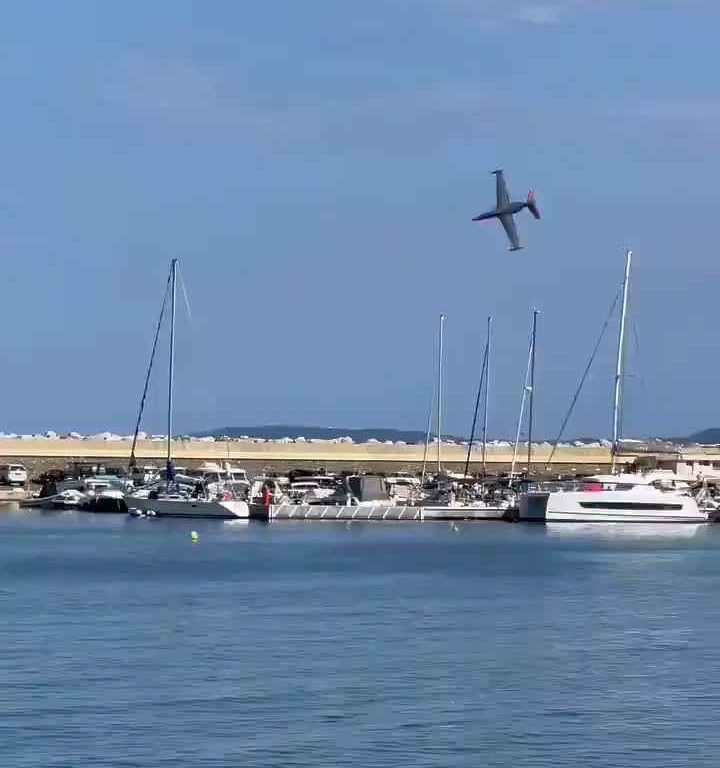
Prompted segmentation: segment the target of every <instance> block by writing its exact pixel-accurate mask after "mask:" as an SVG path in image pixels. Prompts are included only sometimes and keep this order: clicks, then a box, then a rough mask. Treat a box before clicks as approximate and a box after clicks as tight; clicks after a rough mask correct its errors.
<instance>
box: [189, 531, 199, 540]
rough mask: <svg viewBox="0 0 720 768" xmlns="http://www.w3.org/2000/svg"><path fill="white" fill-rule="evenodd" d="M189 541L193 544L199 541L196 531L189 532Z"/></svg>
mask: <svg viewBox="0 0 720 768" xmlns="http://www.w3.org/2000/svg"><path fill="white" fill-rule="evenodd" d="M190 539H191V541H193V542H198V541H200V537H199V536H198V534H197V531H190Z"/></svg>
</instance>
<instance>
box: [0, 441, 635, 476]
mask: <svg viewBox="0 0 720 768" xmlns="http://www.w3.org/2000/svg"><path fill="white" fill-rule="evenodd" d="M130 447H131V444H130V442H129V441H127V440H116V441H112V440H107V441H106V440H92V439H86V440H76V439H62V438H57V439H41V438H32V439H21V438H17V439H4V440H2V441H0V458H1V459H2V460H3V461H18V462H22V463H23V464H25V465H26V466H27V468H28V470H30V471H31V472H32V473H34V474H38V473H39V472H42V471H44V470H46V469H50V468H61V467H63V466H65V464H66V463H68V462H71V461H103V462H107V463H108V464H109V465H112V466H124V465H126V464H127V461H128V458H129V455H130ZM171 450H172V455H173V459H174V461H175V463H176V465H178V466H183V465H185V466H195V465H196V464H199V463H203V462H223V461H230V462H232V463H233V464H239V465H241V466H244V467H245V468H246V469H247V470H248V472H254V471H273V472H282V471H287V470H288V469H292V468H301V467H307V468H313V469H317V468H320V467H322V468H326V469H327V470H328V471H342V470H347V471H356V472H378V471H382V472H400V471H418V470H420V469H421V467H422V465H423V457H424V455H425V447H424V446H423V445H401V444H392V445H388V444H383V443H331V442H304V443H300V442H298V443H274V442H273V443H271V442H265V443H259V442H253V441H251V440H231V441H215V442H203V441H187V440H174V441H173V442H172V449H171ZM551 450H552V449H551V446H550V445H549V444H547V443H543V444H538V445H534V446H533V450H532V465H531V469H532V470H533V471H535V472H542V473H549V474H556V473H557V474H560V473H563V474H564V473H575V472H577V473H582V472H585V473H588V472H590V473H592V472H600V471H606V470H607V469H608V468H609V466H610V449H609V447H608V446H606V445H600V444H593V445H583V446H559V447H558V448H557V450H556V451H555V454H554V456H553V459H552V464H549V463H548V462H549V459H550V454H551ZM166 452H167V447H166V443H165V442H161V441H158V440H142V441H139V442H138V444H137V448H136V451H135V453H136V457H137V461H138V462H139V463H141V464H142V463H149V464H156V465H157V464H160V463H162V462H163V461H164V459H165V456H166ZM638 455H639V454H637V453H628V452H627V451H626V452H624V453H623V455H622V456H621V460H622V461H623V462H625V463H631V462H632V461H634V460H636V459H637V457H638ZM466 458H467V446H464V445H459V444H443V446H442V451H441V462H442V466H443V468H444V469H446V470H452V471H459V470H462V469H463V468H464V466H465V461H466ZM512 460H513V448H512V446H508V445H491V446H488V450H487V455H486V463H487V467H488V471H490V472H503V471H508V470H509V469H510V466H511V463H512ZM427 466H428V469H429V470H430V471H431V470H432V468H433V467H436V466H437V446H436V445H432V444H431V445H430V448H429V450H428V452H427ZM481 466H482V453H481V450H480V446H476V447H474V448H473V451H472V453H471V457H470V469H471V471H479V470H480V469H481ZM515 466H516V469H517V471H526V470H527V466H528V464H527V444H520V445H519V447H518V452H517V460H516V464H515Z"/></svg>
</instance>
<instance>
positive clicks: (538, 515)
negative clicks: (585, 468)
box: [518, 474, 710, 523]
mask: <svg viewBox="0 0 720 768" xmlns="http://www.w3.org/2000/svg"><path fill="white" fill-rule="evenodd" d="M709 518H710V513H709V512H708V511H707V510H705V509H700V508H699V507H698V505H697V502H696V501H695V499H694V498H693V496H692V495H691V494H690V492H689V491H687V490H684V489H675V488H668V489H665V488H664V487H663V485H662V484H661V483H658V482H657V481H656V480H653V479H652V478H651V477H648V476H644V475H641V474H637V475H636V474H618V475H592V476H589V477H586V478H584V479H583V480H580V481H577V482H573V483H540V484H538V485H537V486H531V487H530V488H529V489H528V490H527V491H526V492H525V493H522V494H521V495H520V503H519V507H518V519H519V520H524V521H529V522H545V523H550V522H568V523H579V522H607V523H616V522H629V523H705V522H707V521H708V519H709Z"/></svg>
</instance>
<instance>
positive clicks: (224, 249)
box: [0, 0, 720, 435]
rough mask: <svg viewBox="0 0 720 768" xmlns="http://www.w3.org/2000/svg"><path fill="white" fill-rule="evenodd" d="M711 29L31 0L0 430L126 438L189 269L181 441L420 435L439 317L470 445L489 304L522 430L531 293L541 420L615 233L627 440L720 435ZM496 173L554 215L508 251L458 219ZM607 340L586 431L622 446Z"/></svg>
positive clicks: (587, 5)
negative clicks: (626, 340)
mask: <svg viewBox="0 0 720 768" xmlns="http://www.w3.org/2000/svg"><path fill="white" fill-rule="evenodd" d="M719 23H720V7H719V6H718V5H717V3H716V2H703V1H702V0H697V1H695V2H694V1H693V0H682V2H681V1H680V0H677V1H673V0H666V1H663V0H656V1H654V2H653V1H652V0H626V1H625V2H619V0H617V1H613V0H606V1H605V2H601V1H599V0H597V1H596V0H574V1H573V0H564V1H561V0H547V1H546V2H534V1H533V0H525V1H524V2H509V1H507V0H506V1H505V2H496V1H495V0H368V2H365V3H344V2H335V3H331V2H320V1H319V0H308V2H304V3H299V2H297V1H296V0H275V1H274V2H265V3H251V2H244V3H237V2H221V1H220V0H215V1H214V2H207V3H200V2H184V1H183V0H173V1H172V2H162V1H161V0H157V1H156V2H153V3H141V2H125V3H122V4H120V3H117V4H103V3H97V2H80V1H78V2H74V3H63V4H60V3H56V4H48V3H37V2H35V3H33V2H27V3H22V4H14V5H13V6H12V7H9V8H8V9H7V10H6V13H5V16H4V22H3V25H2V29H1V30H0V44H1V47H0V55H1V56H2V67H0V85H1V86H2V98H3V110H2V120H1V121H0V132H1V134H0V135H1V136H2V140H1V141H0V161H1V164H0V167H1V168H2V174H0V248H1V249H2V264H3V291H2V301H1V302H0V318H1V319H2V327H3V329H4V334H3V342H2V352H3V361H4V366H3V368H4V370H3V377H2V392H3V398H2V402H3V403H4V407H3V408H2V409H0V429H4V430H5V431H10V430H13V431H33V430H38V429H47V428H52V429H56V430H58V431H60V430H69V429H78V430H81V431H97V430H101V429H105V428H109V429H114V430H117V431H123V432H127V431H130V430H131V429H132V424H133V421H134V414H135V410H136V406H137V400H138V397H139V394H140V387H141V384H142V378H143V375H144V369H145V365H146V360H147V356H148V354H149V347H150V342H151V339H152V333H153V325H154V323H155V318H156V315H157V312H158V310H159V303H160V298H161V293H162V288H163V285H164V282H165V278H166V273H167V268H168V263H169V260H170V258H172V257H178V258H179V259H180V260H181V269H182V272H183V274H184V279H185V282H186V284H187V288H188V294H189V297H190V305H191V310H192V315H191V317H187V315H186V313H184V312H183V313H182V314H181V317H180V318H179V321H178V322H179V328H178V352H177V355H178V360H177V373H178V380H177V412H176V425H177V428H178V430H179V431H191V430H197V429H203V428H205V427H214V426H221V425H228V424H257V423H272V422H275V423H304V424H318V425H327V426H348V427H367V426H374V425H386V426H397V427H407V428H416V427H419V428H422V426H423V424H424V423H425V418H426V409H427V402H428V399H429V394H430V388H431V386H432V376H433V366H434V350H433V345H434V343H435V338H434V337H435V330H436V324H437V316H438V314H439V312H441V311H443V312H445V313H446V315H447V317H448V320H447V327H446V332H447V335H446V349H447V366H446V394H447V398H446V423H447V427H448V430H449V431H453V432H467V430H468V425H469V421H470V417H471V408H472V401H473V390H474V387H475V385H476V378H477V374H478V369H479V364H480V356H481V352H482V345H483V343H484V328H485V318H486V316H487V315H488V314H492V315H493V316H494V317H495V324H496V348H495V359H494V376H493V381H492V418H491V429H492V432H493V434H495V435H508V434H510V433H512V432H513V428H514V427H513V425H514V420H515V418H516V413H517V408H518V404H519V397H520V392H521V386H522V381H521V379H522V376H523V373H524V368H525V356H526V349H527V339H528V331H529V323H530V310H531V308H532V307H533V306H536V307H537V308H538V309H539V310H540V311H541V316H540V331H539V333H540V337H539V341H538V370H537V377H538V383H537V390H536V395H537V399H536V407H537V431H538V433H540V434H543V435H552V434H554V432H555V431H556V430H557V428H558V426H559V423H560V420H561V418H562V415H563V413H564V411H565V409H566V408H567V405H568V403H569V401H570V398H571V396H572V393H573V391H574V388H575V385H576V383H577V380H578V378H579V376H580V374H581V372H582V369H583V367H584V365H585V361H586V359H587V356H588V355H589V353H590V350H591V348H592V345H593V344H594V341H595V338H596V337H597V334H598V333H599V330H600V327H601V326H602V323H603V319H604V317H605V315H606V313H607V310H608V308H609V306H610V303H611V301H612V299H613V296H614V295H615V292H616V290H617V287H618V285H619V283H620V281H621V277H622V268H623V254H624V249H625V248H626V247H632V248H633V249H634V252H635V265H634V274H633V287H632V296H631V311H632V327H633V329H635V330H636V333H635V330H633V333H632V334H631V344H630V365H631V368H632V373H633V376H632V378H630V379H629V381H628V403H627V409H626V411H627V412H626V433H628V434H630V433H632V434H687V433H688V432H690V431H693V430H695V429H697V428H701V427H705V426H708V425H712V424H714V423H715V422H716V421H717V419H716V417H715V413H716V410H717V402H718V401H717V389H718V380H719V379H720V364H718V359H719V357H718V348H717V340H716V339H717V332H716V327H717V320H716V312H715V307H716V305H717V298H716V296H717V286H718V278H720V266H718V259H717V257H716V255H715V253H714V236H715V228H714V226H713V224H712V222H713V221H714V219H715V218H716V217H717V215H718V214H717V210H716V201H717V190H716V187H717V184H718V174H717V170H718V163H719V161H718V155H717V141H718V137H719V134H720V97H719V96H718V89H717V83H716V70H717V55H716V53H715V50H716V39H715V38H716V30H717V27H718V24H719ZM496 167H504V168H505V169H506V173H507V178H508V182H509V185H510V189H511V192H513V193H514V197H518V198H519V197H523V196H524V195H526V194H527V190H528V189H529V188H530V187H533V188H534V189H535V190H536V193H537V196H538V200H539V204H540V208H541V211H542V213H543V219H542V220H541V221H539V222H536V221H534V220H532V219H531V218H530V217H529V216H528V215H527V213H525V214H523V215H521V216H520V217H519V219H518V225H519V229H520V235H521V238H522V239H523V241H524V242H525V243H526V245H527V248H526V249H525V250H523V251H520V252H518V253H513V254H510V253H509V252H508V251H507V250H506V243H505V240H504V236H503V235H502V232H501V231H500V228H499V227H498V226H496V225H495V224H494V223H492V222H490V223H486V224H483V225H474V224H471V223H470V219H471V218H472V216H473V215H475V214H477V213H479V212H481V211H483V210H485V209H487V208H488V207H490V205H491V204H492V202H493V194H494V193H493V180H492V178H491V177H490V176H489V175H488V172H489V171H491V170H493V169H494V168H496ZM615 333H616V330H615V327H613V329H612V336H611V338H610V339H608V341H607V343H606V344H605V346H604V348H603V351H602V353H601V354H600V356H599V358H598V361H597V363H596V366H595V368H594V371H593V374H592V375H591V378H590V380H589V382H588V385H587V388H586V390H585V392H584V395H583V397H582V398H581V400H580V403H579V405H578V409H577V412H576V416H575V418H574V419H573V421H572V422H571V425H570V432H571V433H573V434H575V435H580V434H607V433H608V431H609V428H610V413H609V409H610V397H611V377H612V372H613V371H612V369H613V360H612V357H613V354H614V353H613V346H614V343H615V339H614V336H615ZM636 338H637V341H638V343H637V344H636V341H635V339H636ZM158 365H159V366H162V368H159V369H158V373H157V376H156V380H155V382H154V383H153V387H152V391H151V397H150V404H149V409H148V422H147V426H148V427H150V428H152V429H154V430H162V424H163V418H162V413H163V409H164V386H165V385H164V380H163V379H164V365H165V354H164V353H163V356H161V358H160V359H159V361H158Z"/></svg>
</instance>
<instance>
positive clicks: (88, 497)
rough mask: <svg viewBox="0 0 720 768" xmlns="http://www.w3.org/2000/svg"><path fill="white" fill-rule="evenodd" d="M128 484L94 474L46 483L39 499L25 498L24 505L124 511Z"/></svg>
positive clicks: (111, 477)
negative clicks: (123, 501)
mask: <svg viewBox="0 0 720 768" xmlns="http://www.w3.org/2000/svg"><path fill="white" fill-rule="evenodd" d="M125 490H126V483H125V481H124V480H123V478H121V477H117V476H116V475H91V476H88V477H80V478H70V479H67V480H61V481H60V482H55V481H51V482H47V483H44V484H43V486H42V488H41V489H40V492H39V494H38V495H37V496H32V497H30V498H28V499H24V500H23V501H22V502H21V506H23V507H27V508H32V507H36V508H40V509H82V510H85V511H95V512H103V511H111V512H124V511H126V510H125V507H124V504H123V503H121V502H122V499H123V497H124V494H125Z"/></svg>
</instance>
